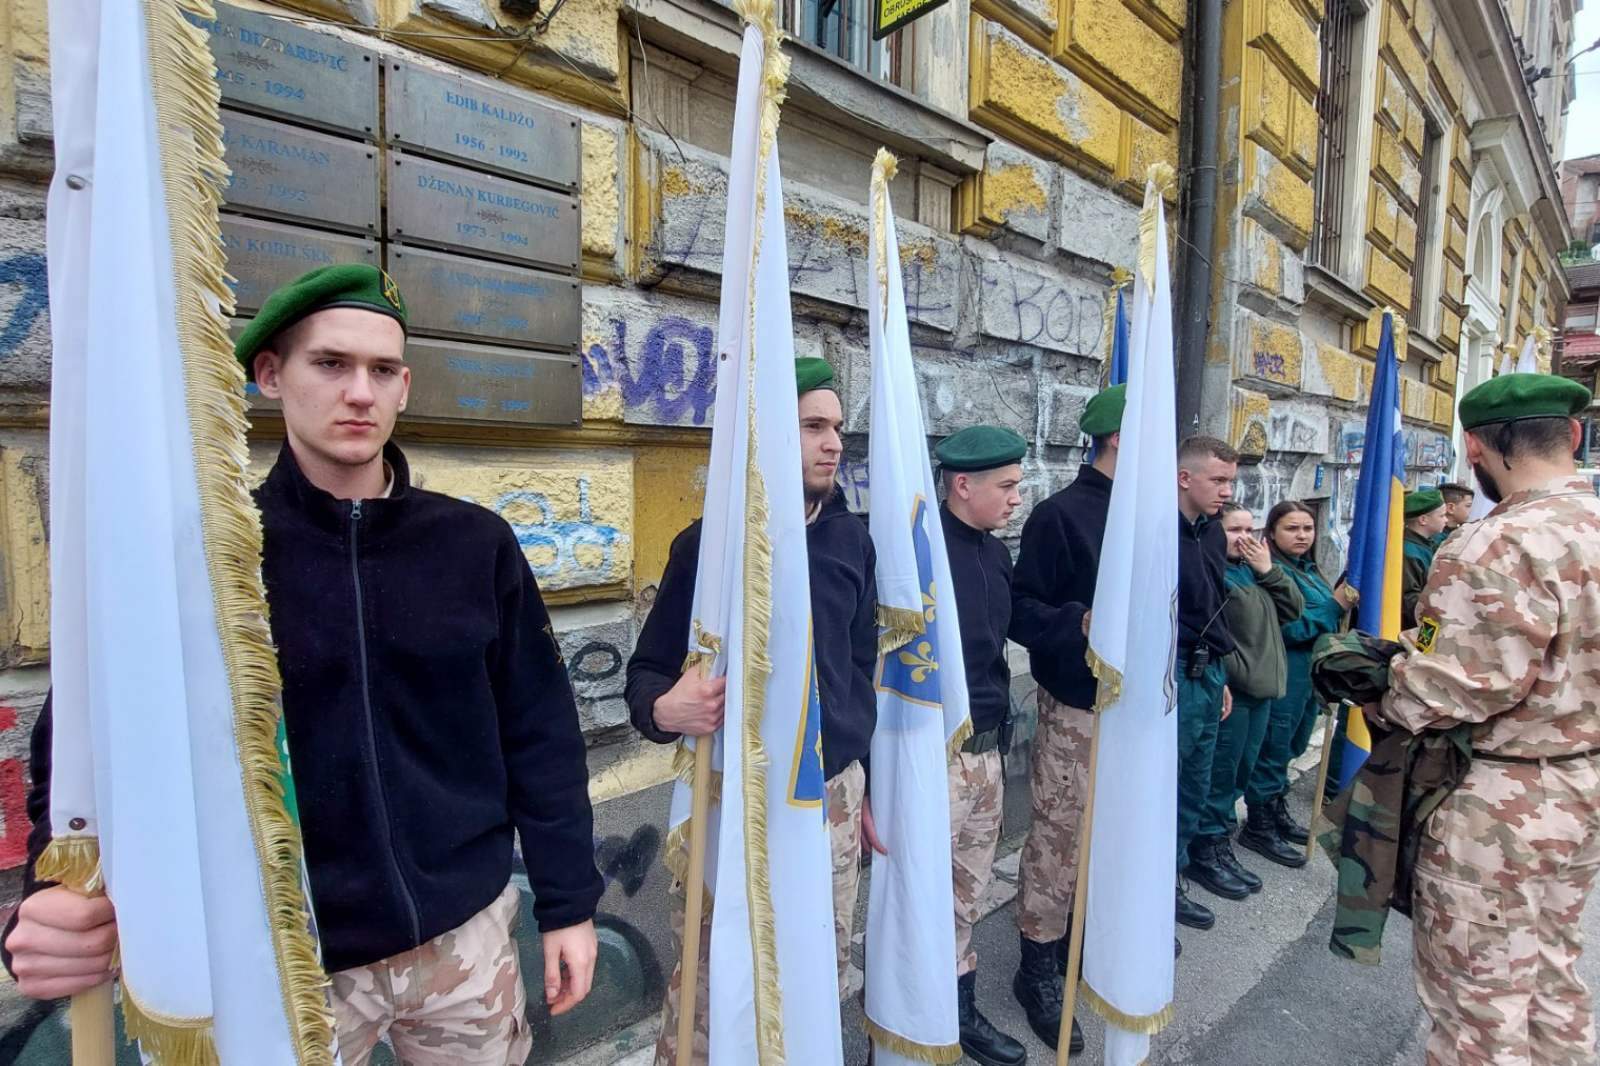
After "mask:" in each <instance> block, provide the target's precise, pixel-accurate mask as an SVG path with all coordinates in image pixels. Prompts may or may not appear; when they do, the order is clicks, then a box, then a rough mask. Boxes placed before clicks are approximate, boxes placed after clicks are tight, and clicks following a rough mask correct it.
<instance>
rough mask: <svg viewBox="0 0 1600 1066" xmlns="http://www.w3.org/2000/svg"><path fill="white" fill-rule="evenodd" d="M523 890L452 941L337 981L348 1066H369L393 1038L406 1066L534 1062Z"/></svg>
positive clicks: (336, 1003) (338, 1023)
mask: <svg viewBox="0 0 1600 1066" xmlns="http://www.w3.org/2000/svg"><path fill="white" fill-rule="evenodd" d="M519 904H520V893H519V892H518V891H517V887H516V886H515V885H507V886H506V889H505V891H504V892H502V893H500V895H499V897H498V898H496V899H495V901H494V902H493V903H491V904H489V906H487V907H485V908H484V909H483V910H481V911H479V912H478V913H477V914H475V915H473V916H472V917H471V918H469V919H467V921H466V923H465V924H463V925H461V926H458V927H457V928H455V929H452V930H451V931H450V932H448V933H444V934H441V935H440V936H436V937H434V938H433V939H432V940H429V941H428V942H427V943H425V944H423V945H421V946H420V947H416V948H413V949H412V950H410V951H405V952H401V953H400V954H399V955H395V956H393V957H391V958H387V959H383V960H380V961H378V962H374V963H371V964H369V965H367V966H356V967H353V968H352V969H349V970H341V971H339V972H338V973H336V974H334V975H333V1012H334V1022H335V1028H336V1031H337V1033H338V1038H339V1057H340V1060H341V1061H342V1062H343V1063H344V1066H366V1063H367V1061H368V1060H369V1059H370V1058H371V1057H372V1051H373V1049H374V1048H376V1047H377V1046H378V1041H380V1040H382V1039H383V1038H384V1037H385V1036H387V1037H388V1038H389V1042H390V1044H391V1045H392V1046H393V1047H394V1052H395V1058H396V1059H398V1060H399V1061H400V1062H402V1063H404V1064H406V1066H454V1064H465V1066H491V1064H492V1066H506V1064H508V1063H521V1062H526V1061H527V1058H528V1052H529V1051H530V1050H531V1049H532V1047H533V1034H532V1033H531V1032H529V1030H528V1022H527V1019H526V1017H525V1015H524V1012H525V1010H526V1007H527V998H526V994H525V993H524V991H523V987H522V973H521V968H520V967H519V966H518V963H517V941H516V938H515V936H514V935H513V934H514V932H515V929H516V924H517V908H518V906H519Z"/></svg>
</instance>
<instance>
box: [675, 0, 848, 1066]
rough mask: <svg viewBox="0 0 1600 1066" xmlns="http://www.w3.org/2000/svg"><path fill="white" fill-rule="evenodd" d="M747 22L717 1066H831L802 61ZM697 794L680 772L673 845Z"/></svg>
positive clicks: (709, 571)
mask: <svg viewBox="0 0 1600 1066" xmlns="http://www.w3.org/2000/svg"><path fill="white" fill-rule="evenodd" d="M738 10H739V13H740V14H741V15H742V16H743V17H744V18H745V20H746V25H745V30H744V46H743V51H742V52H741V54H740V58H739V90H738V92H739V94H738V101H737V105H736V108H735V112H734V122H733V148H732V151H731V153H730V155H731V161H730V165H729V171H728V214H727V229H726V234H727V236H726V242H725V244H724V247H723V257H722V306H721V313H720V317H719V320H718V326H717V351H718V355H719V358H718V365H717V408H716V420H715V425H714V427H713V429H712V436H711V461H710V466H709V469H708V471H707V478H706V497H705V512H704V514H705V518H704V523H703V526H702V531H701V537H700V562H699V569H698V571H697V573H696V579H695V594H694V608H693V615H692V618H693V625H692V629H691V633H690V647H689V654H690V658H691V660H694V661H698V662H702V663H705V664H708V665H709V670H710V673H711V675H712V676H723V675H726V677H727V679H728V687H727V701H726V716H725V718H724V721H723V726H722V729H721V730H720V731H719V732H718V733H717V734H716V735H715V737H714V745H715V747H714V750H713V756H712V765H713V770H714V779H715V781H716V782H718V787H716V788H714V789H713V791H712V797H713V802H712V804H711V806H710V811H709V821H708V823H707V834H706V835H707V844H706V851H707V865H706V870H705V883H706V891H707V894H708V896H709V897H710V898H709V901H708V907H709V909H710V913H711V959H710V973H709V980H710V1003H709V1008H710V1033H709V1037H710V1048H711V1066H752V1064H756V1063H759V1064H760V1066H779V1064H782V1063H785V1062H792V1063H796V1064H800V1063H805V1064H807V1066H809V1064H812V1063H817V1064H820V1066H828V1064H830V1063H833V1064H837V1063H842V1062H843V1049H842V1045H841V1043H840V1035H839V982H838V973H837V971H836V962H835V958H834V934H833V875H832V858H831V853H830V850H829V844H828V829H827V823H826V817H825V812H824V802H825V798H824V793H823V771H822V745H821V718H822V707H821V704H820V702H819V701H818V697H817V686H816V672H815V670H814V669H813V666H812V661H811V649H812V641H811V585H810V579H809V573H808V569H807V551H806V522H805V505H804V502H803V499H802V491H801V478H800V465H801V464H800V416H799V408H798V401H797V399H796V396H795V368H794V337H793V333H792V330H793V326H792V323H791V321H790V315H789V253H788V247H787V244H786V242H785V239H784V222H783V193H782V185H781V180H780V177H779V173H778V147H777V127H778V108H779V105H780V104H781V103H782V100H783V92H784V83H785V80H786V79H787V77H788V67H789V62H788V59H787V58H786V57H784V56H783V55H782V54H781V53H780V52H779V51H778V42H779V34H778V28H777V24H776V21H775V14H774V10H773V7H772V0H747V2H745V3H743V4H741V5H739V8H738ZM685 750H687V748H686V749H685ZM683 761H684V760H680V764H681V763H682V762H683ZM691 762H692V760H691ZM690 791H691V790H690V788H689V786H688V785H687V784H686V783H685V782H684V780H683V779H682V776H680V779H679V782H678V784H677V785H676V787H675V788H674V791H673V797H672V813H671V818H670V821H671V825H672V827H673V829H672V846H673V847H674V848H678V847H680V846H681V841H682V840H683V839H685V834H686V832H687V826H686V824H685V823H686V821H687V819H688V816H689V811H690V801H691V799H692V797H691V794H690ZM687 935H688V936H689V937H690V938H692V937H693V936H694V934H693V933H692V932H690V933H688V934H687ZM691 943H692V939H691Z"/></svg>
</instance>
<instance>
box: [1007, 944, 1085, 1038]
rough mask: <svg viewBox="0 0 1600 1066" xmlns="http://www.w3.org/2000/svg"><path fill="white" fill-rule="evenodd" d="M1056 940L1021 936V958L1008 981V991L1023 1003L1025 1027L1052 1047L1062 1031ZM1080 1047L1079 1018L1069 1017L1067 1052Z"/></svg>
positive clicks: (1059, 973)
mask: <svg viewBox="0 0 1600 1066" xmlns="http://www.w3.org/2000/svg"><path fill="white" fill-rule="evenodd" d="M1057 943H1058V942H1057V941H1051V942H1049V943H1047V944H1041V943H1039V942H1038V941H1036V940H1029V939H1028V938H1027V937H1023V938H1022V960H1021V961H1020V962H1019V963H1018V964H1017V976H1016V977H1014V978H1013V979H1012V981H1011V994H1012V995H1014V996H1016V997H1017V1002H1018V1003H1020V1004H1022V1009H1023V1011H1024V1013H1026V1014H1027V1016H1028V1028H1029V1029H1032V1030H1033V1035H1034V1036H1037V1037H1038V1038H1039V1039H1040V1040H1043V1041H1044V1042H1045V1045H1046V1046H1047V1047H1050V1048H1054V1047H1055V1046H1056V1044H1057V1042H1058V1041H1059V1039H1060V1035H1061V998H1062V994H1063V991H1064V990H1063V989H1062V987H1061V971H1060V965H1061V964H1060V962H1059V961H1058V959H1059V956H1058V955H1057V948H1056V945H1057ZM1082 1049H1083V1030H1082V1029H1081V1028H1079V1027H1078V1020H1077V1019H1076V1018H1074V1019H1073V1020H1072V1043H1071V1044H1070V1045H1069V1046H1068V1049H1067V1050H1068V1051H1069V1052H1076V1051H1081V1050H1082Z"/></svg>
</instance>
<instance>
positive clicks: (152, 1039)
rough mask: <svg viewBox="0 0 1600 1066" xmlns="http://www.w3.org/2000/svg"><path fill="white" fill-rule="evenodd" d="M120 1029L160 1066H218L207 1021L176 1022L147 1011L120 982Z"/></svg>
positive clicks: (215, 1048) (186, 1020) (125, 984)
mask: <svg viewBox="0 0 1600 1066" xmlns="http://www.w3.org/2000/svg"><path fill="white" fill-rule="evenodd" d="M122 1025H123V1031H124V1032H125V1033H126V1034H127V1037H128V1043H130V1044H135V1043H136V1044H138V1045H139V1050H140V1051H142V1052H143V1053H144V1055H145V1057H146V1058H148V1059H149V1060H150V1061H151V1062H153V1063H159V1064H160V1066H218V1064H219V1062H220V1060H219V1059H218V1057H217V1044H216V1040H215V1039H214V1037H213V1035H212V1029H211V1019H210V1018H179V1017H176V1016H174V1015H171V1014H162V1013H160V1012H158V1011H153V1010H149V1009H147V1008H146V1007H145V1006H144V1005H143V1004H141V1003H140V1002H139V999H138V997H137V996H135V995H134V994H133V989H131V988H129V987H128V982H127V981H123V982H122Z"/></svg>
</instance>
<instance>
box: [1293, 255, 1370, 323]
mask: <svg viewBox="0 0 1600 1066" xmlns="http://www.w3.org/2000/svg"><path fill="white" fill-rule="evenodd" d="M1306 299H1307V300H1308V301H1311V302H1314V303H1318V304H1321V305H1323V306H1324V307H1327V308H1330V309H1332V310H1333V311H1336V312H1338V313H1339V314H1342V315H1344V316H1345V317H1347V318H1348V319H1349V320H1350V321H1351V322H1365V321H1366V320H1367V316H1368V315H1370V314H1371V313H1372V310H1373V308H1375V307H1377V306H1378V305H1377V303H1376V302H1374V301H1373V299H1372V298H1371V297H1369V296H1366V295H1364V294H1363V293H1361V292H1359V291H1357V290H1356V289H1354V288H1351V286H1350V285H1349V283H1348V282H1346V281H1345V280H1344V279H1343V278H1341V277H1339V276H1338V275H1337V274H1335V273H1333V272H1332V271H1330V270H1328V269H1327V268H1325V267H1320V266H1315V265H1312V266H1307V267H1306Z"/></svg>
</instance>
